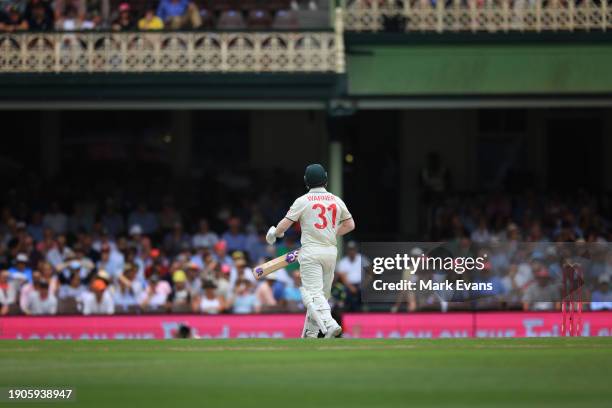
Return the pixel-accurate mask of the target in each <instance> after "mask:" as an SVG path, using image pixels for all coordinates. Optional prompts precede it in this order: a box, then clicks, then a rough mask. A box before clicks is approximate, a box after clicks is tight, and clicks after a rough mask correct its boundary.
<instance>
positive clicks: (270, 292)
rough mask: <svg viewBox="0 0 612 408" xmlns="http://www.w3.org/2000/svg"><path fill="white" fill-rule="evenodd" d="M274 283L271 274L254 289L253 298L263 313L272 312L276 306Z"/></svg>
mask: <svg viewBox="0 0 612 408" xmlns="http://www.w3.org/2000/svg"><path fill="white" fill-rule="evenodd" d="M274 283H275V279H274V276H273V275H272V274H271V275H267V276H266V279H265V280H264V281H263V282H261V283H260V284H259V286H257V289H255V296H256V297H257V301H258V303H259V304H260V305H261V310H262V311H263V312H270V311H273V310H274V309H276V306H277V304H278V303H277V301H276V298H275V297H274V289H273V286H274Z"/></svg>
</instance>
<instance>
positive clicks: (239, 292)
mask: <svg viewBox="0 0 612 408" xmlns="http://www.w3.org/2000/svg"><path fill="white" fill-rule="evenodd" d="M251 288H252V284H251V282H249V281H248V280H245V279H242V280H239V281H237V282H236V287H235V288H234V293H233V294H232V296H230V299H229V305H228V306H229V307H231V308H232V313H238V314H247V313H259V312H260V310H261V308H260V306H259V302H258V300H257V297H256V296H255V294H254V293H253V292H252V290H251Z"/></svg>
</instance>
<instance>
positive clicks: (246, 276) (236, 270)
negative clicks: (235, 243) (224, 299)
mask: <svg viewBox="0 0 612 408" xmlns="http://www.w3.org/2000/svg"><path fill="white" fill-rule="evenodd" d="M234 256H235V258H233V259H234V265H233V267H231V269H230V276H229V283H230V287H232V288H234V287H235V286H236V283H237V282H238V281H241V280H247V281H250V282H254V281H255V277H254V276H253V271H252V270H251V268H249V267H248V266H247V261H246V259H245V258H244V255H243V254H242V253H241V252H236V253H235V254H234Z"/></svg>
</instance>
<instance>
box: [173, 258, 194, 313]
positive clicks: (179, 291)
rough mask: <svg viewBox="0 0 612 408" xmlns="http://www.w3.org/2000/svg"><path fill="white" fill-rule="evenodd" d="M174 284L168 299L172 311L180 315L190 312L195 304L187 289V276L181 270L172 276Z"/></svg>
mask: <svg viewBox="0 0 612 408" xmlns="http://www.w3.org/2000/svg"><path fill="white" fill-rule="evenodd" d="M172 283H173V285H174V287H173V289H172V293H170V296H169V297H168V302H170V310H171V311H173V312H178V313H186V312H189V311H190V309H191V305H192V303H193V298H192V296H191V292H190V291H189V288H188V287H187V274H186V273H185V272H184V271H182V270H180V269H179V270H177V271H174V273H173V274H172Z"/></svg>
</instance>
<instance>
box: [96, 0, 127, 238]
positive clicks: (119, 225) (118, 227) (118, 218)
mask: <svg viewBox="0 0 612 408" xmlns="http://www.w3.org/2000/svg"><path fill="white" fill-rule="evenodd" d="M123 4H127V3H123ZM123 4H122V5H123ZM120 9H121V7H120ZM128 11H129V9H128ZM124 14H125V13H124ZM128 14H129V13H128ZM119 17H121V15H120V16H119ZM127 29H128V28H123V27H122V30H127ZM102 226H103V227H104V229H105V230H106V231H107V232H108V233H109V234H110V235H111V236H113V237H118V236H120V235H121V234H122V233H123V229H124V227H125V226H124V223H123V216H122V215H121V214H119V213H118V212H117V209H116V206H115V203H114V202H113V200H110V199H109V200H108V201H107V202H106V212H105V213H104V215H103V216H102Z"/></svg>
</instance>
